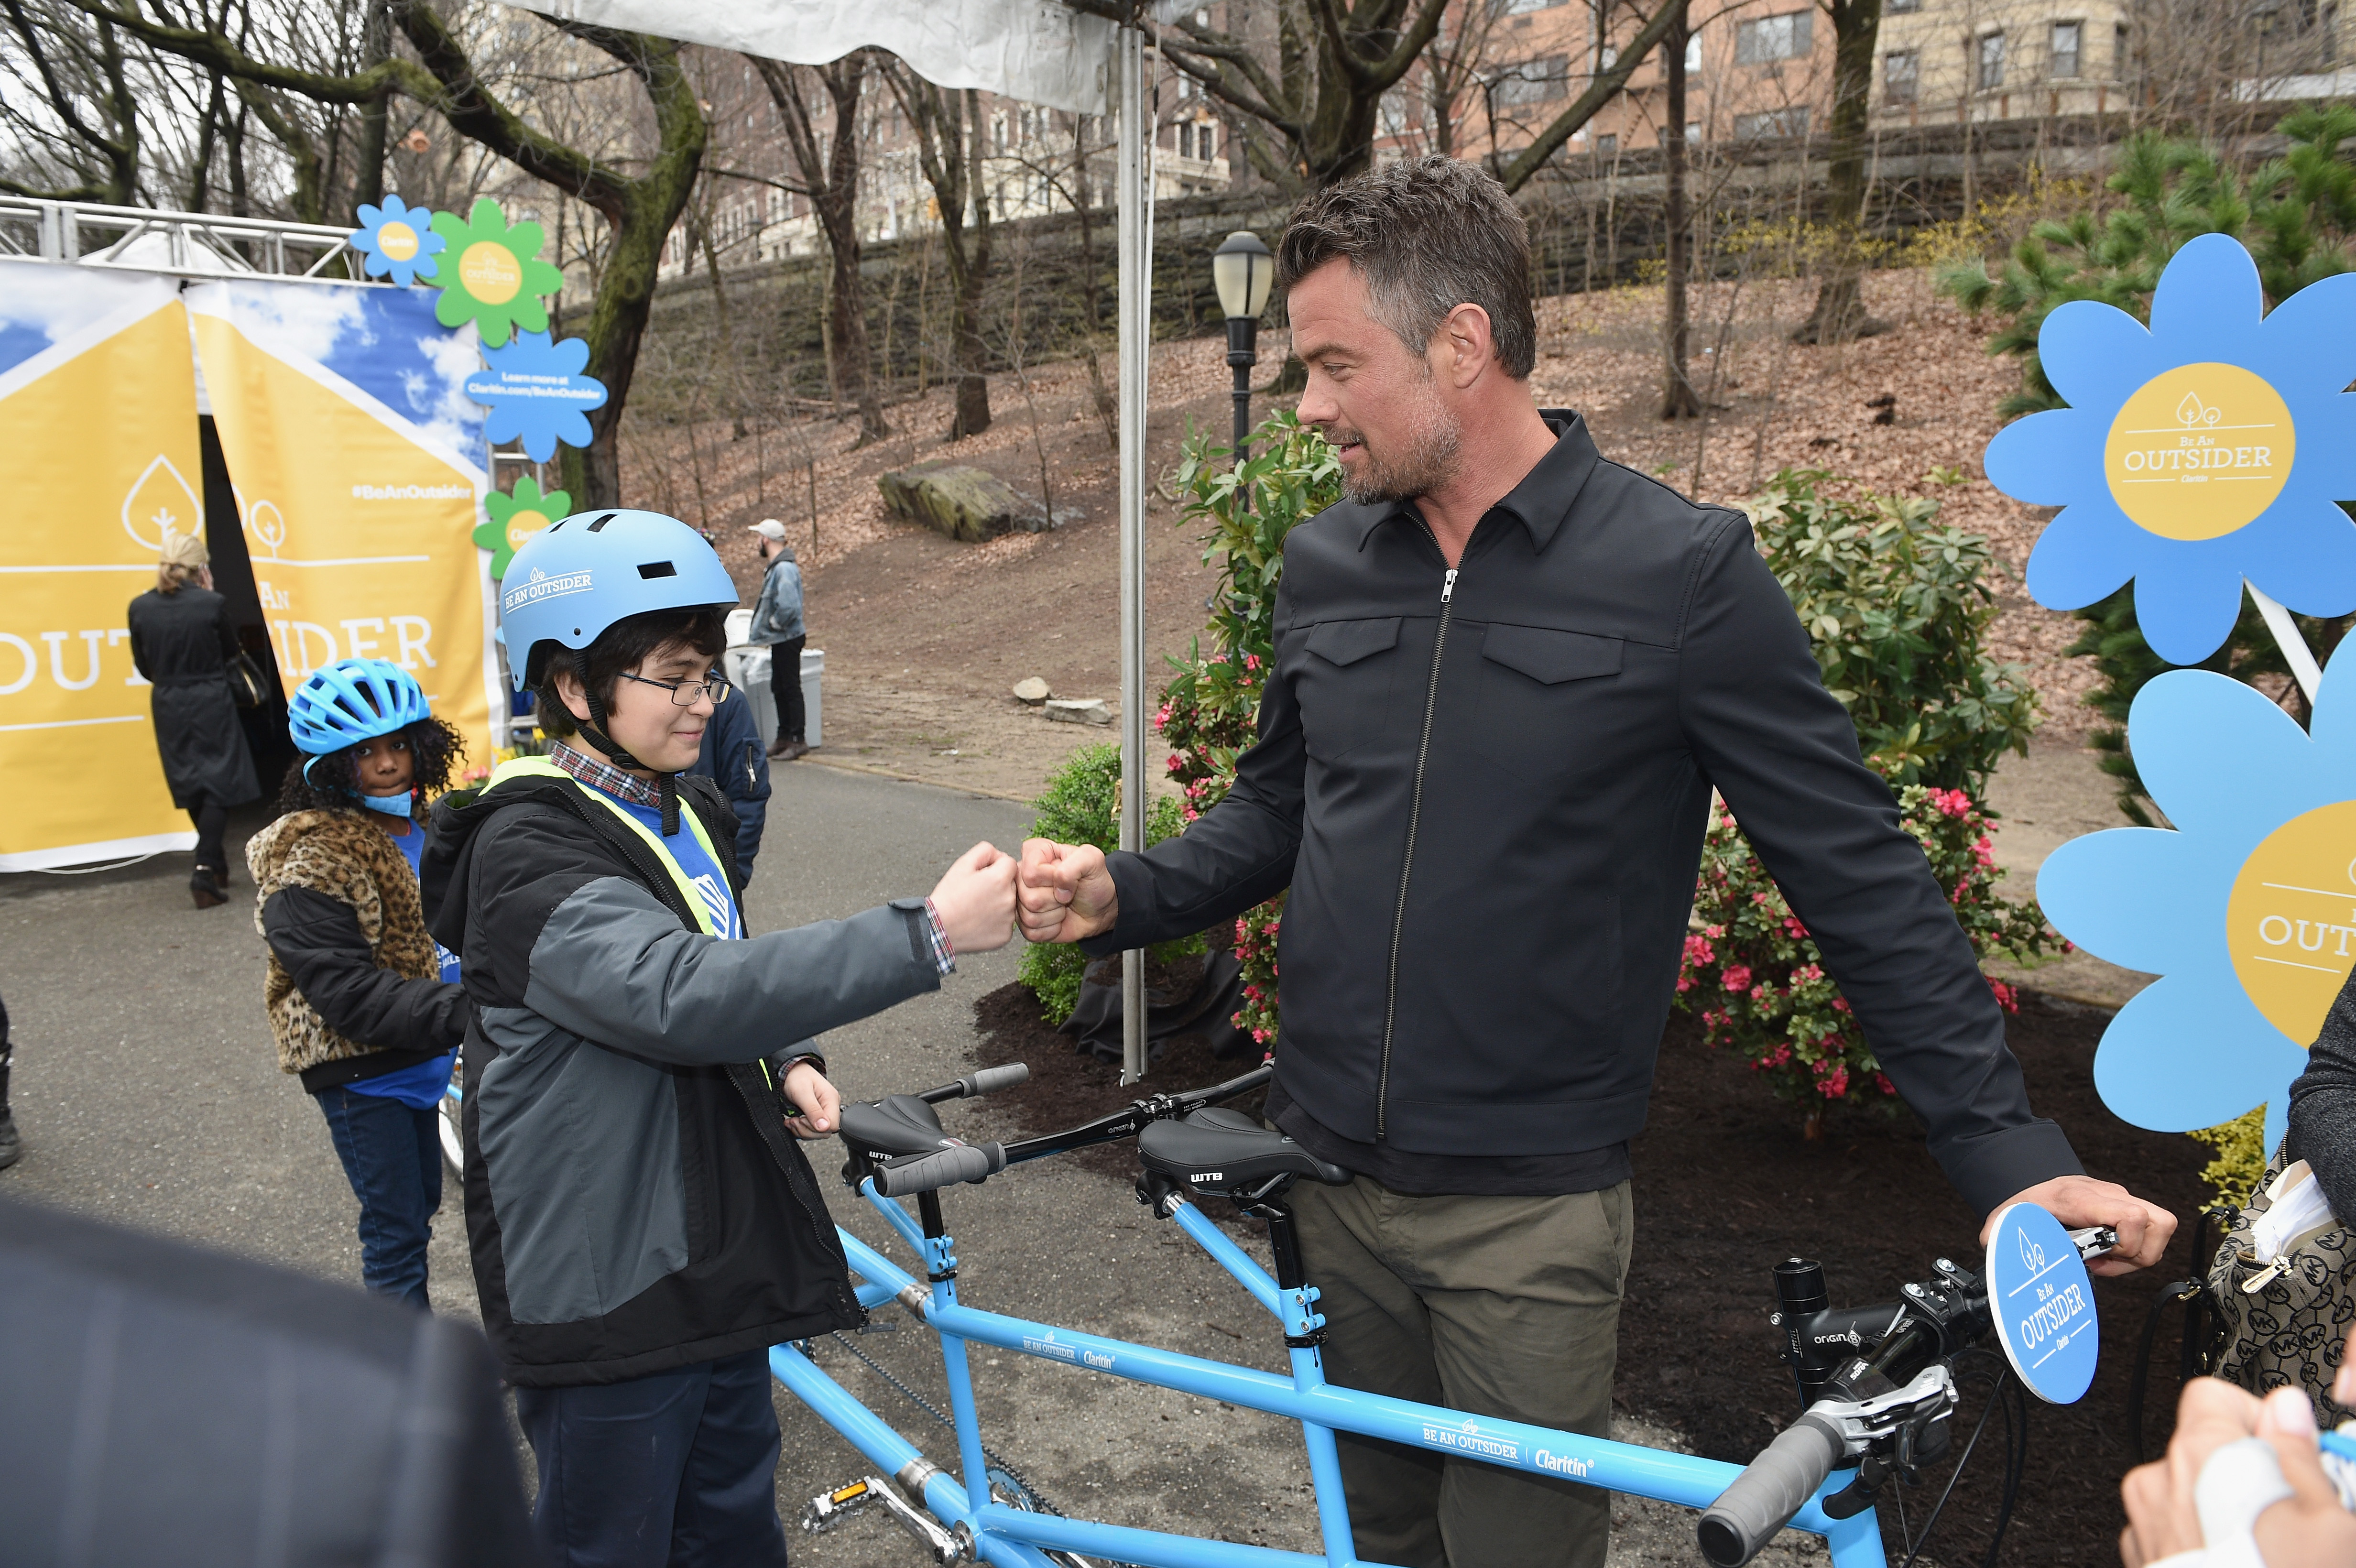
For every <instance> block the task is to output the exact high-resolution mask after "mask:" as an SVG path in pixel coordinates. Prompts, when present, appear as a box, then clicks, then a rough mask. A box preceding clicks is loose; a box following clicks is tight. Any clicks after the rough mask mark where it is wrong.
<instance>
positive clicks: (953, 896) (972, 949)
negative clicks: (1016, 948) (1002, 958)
mask: <svg viewBox="0 0 2356 1568" xmlns="http://www.w3.org/2000/svg"><path fill="white" fill-rule="evenodd" d="M933 911H934V912H935V913H937V914H938V915H939V916H940V917H941V929H942V930H943V931H944V932H946V933H948V939H949V946H950V947H951V948H952V949H953V950H955V951H956V952H958V953H988V952H990V951H991V949H993V948H998V947H1003V946H1005V945H1006V944H1007V943H1008V941H1010V940H1011V939H1012V937H1013V935H1014V857H1013V856H1012V855H1009V854H1006V853H1005V852H1004V851H1002V850H1001V849H1000V848H998V847H997V846H996V845H994V844H987V843H984V844H977V845H975V846H974V847H973V848H970V849H969V850H967V851H966V852H965V853H964V854H962V855H960V856H958V858H957V859H955V860H953V861H951V862H950V863H949V869H948V870H947V871H945V872H943V873H942V874H941V880H940V885H939V886H938V887H937V888H935V889H934V890H933Z"/></svg>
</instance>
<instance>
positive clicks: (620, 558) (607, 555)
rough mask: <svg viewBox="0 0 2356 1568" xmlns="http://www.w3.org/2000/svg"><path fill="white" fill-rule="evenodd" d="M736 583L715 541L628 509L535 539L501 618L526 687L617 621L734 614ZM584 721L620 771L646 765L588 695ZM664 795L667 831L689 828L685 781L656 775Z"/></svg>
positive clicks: (515, 569)
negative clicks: (677, 613) (682, 818)
mask: <svg viewBox="0 0 2356 1568" xmlns="http://www.w3.org/2000/svg"><path fill="white" fill-rule="evenodd" d="M735 604H736V584H735V581H734V579H732V578H730V576H729V575H728V569H727V568H726V567H724V566H723V565H721V564H720V557H719V556H718V555H716V554H714V553H713V551H712V543H711V541H710V540H709V539H705V538H704V537H703V536H702V535H701V534H700V533H698V532H697V531H696V530H695V529H693V528H689V527H688V526H687V525H686V524H685V523H682V522H680V520H679V519H678V518H677V517H665V516H663V514H661V513H660V512H638V511H630V510H626V509H622V508H616V509H613V510H608V511H597V512H575V513H573V515H572V516H570V517H559V518H558V519H557V520H556V521H555V522H552V523H551V524H549V525H548V527H546V528H542V529H541V530H540V532H538V533H536V534H534V535H532V536H531V538H530V539H526V540H525V541H524V544H523V548H522V549H519V550H517V551H516V553H515V559H514V560H511V561H509V563H508V574H507V576H506V577H505V578H504V579H502V580H501V581H500V583H499V619H500V622H501V623H502V625H501V629H502V630H503V631H505V632H506V634H507V646H508V668H509V674H510V676H511V677H512V678H513V679H514V681H515V686H516V689H517V690H519V691H521V690H523V689H524V688H527V687H530V686H536V685H538V684H539V682H540V678H541V675H542V674H543V673H544V671H545V670H546V667H547V661H548V656H549V651H550V650H551V648H552V647H564V648H569V649H571V650H573V652H574V653H578V652H580V651H581V650H582V649H584V648H585V647H587V646H588V645H590V644H592V643H594V642H595V641H596V640H597V638H598V637H599V636H600V635H602V634H603V633H604V632H605V628H607V627H608V626H611V625H612V624H614V623H616V621H622V620H626V619H628V618H629V617H630V616H632V615H643V614H645V613H648V611H650V610H730V609H734V607H735ZM587 698H588V709H589V717H588V719H587V720H586V721H585V722H581V723H580V731H581V733H582V734H583V735H584V736H585V737H587V739H588V741H589V743H590V744H591V745H593V746H594V747H596V748H597V750H599V751H600V752H604V753H605V757H606V759H607V760H608V761H609V762H611V763H613V764H614V765H615V766H616V767H617V768H637V767H643V766H645V764H644V763H640V762H639V761H638V760H637V758H635V757H633V756H631V755H630V754H629V752H626V751H625V750H623V749H622V748H621V747H620V746H618V745H616V743H615V742H614V741H613V739H612V738H611V737H610V736H608V735H607V734H606V732H605V703H604V702H603V701H602V700H601V699H599V697H598V695H597V693H595V692H594V691H592V692H589V693H588V694H587ZM648 772H650V773H654V775H655V786H656V788H657V789H658V790H659V792H660V794H661V798H662V830H663V835H664V837H669V836H670V835H672V834H675V833H677V832H678V831H679V795H678V778H677V775H676V774H674V773H665V772H662V771H661V770H659V769H648Z"/></svg>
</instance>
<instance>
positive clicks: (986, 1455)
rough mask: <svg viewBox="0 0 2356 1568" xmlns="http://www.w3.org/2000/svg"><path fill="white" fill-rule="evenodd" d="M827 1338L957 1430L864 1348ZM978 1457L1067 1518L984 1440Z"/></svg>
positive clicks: (1048, 1509) (1041, 1505) (1043, 1507)
mask: <svg viewBox="0 0 2356 1568" xmlns="http://www.w3.org/2000/svg"><path fill="white" fill-rule="evenodd" d="M827 1338H828V1339H831V1340H833V1341H834V1342H835V1343H836V1344H838V1345H840V1346H841V1347H842V1348H843V1349H846V1350H848V1351H850V1352H851V1354H852V1355H854V1356H856V1357H858V1358H859V1360H861V1361H862V1362H864V1363H865V1364H866V1367H867V1370H868V1371H871V1372H873V1373H874V1374H875V1375H876V1376H877V1377H879V1378H882V1379H883V1381H885V1382H887V1383H890V1384H891V1385H892V1386H893V1387H894V1388H895V1389H898V1390H899V1391H900V1392H901V1393H902V1395H904V1396H905V1398H906V1399H907V1401H908V1403H911V1404H913V1405H915V1406H916V1408H917V1409H918V1410H921V1411H923V1412H924V1413H926V1415H929V1416H931V1417H932V1418H933V1419H934V1420H935V1421H937V1422H939V1423H940V1424H942V1425H943V1426H946V1427H948V1429H949V1430H950V1431H951V1432H955V1431H956V1430H957V1423H956V1422H954V1421H952V1420H950V1419H949V1418H948V1416H946V1415H943V1414H942V1413H940V1410H939V1409H938V1408H937V1406H936V1405H934V1403H932V1401H930V1400H928V1399H926V1397H925V1396H924V1395H923V1394H920V1393H918V1392H916V1390H915V1389H912V1388H910V1387H909V1386H908V1385H907V1384H906V1383H904V1382H902V1381H900V1380H899V1379H898V1378H896V1377H894V1376H893V1375H892V1373H891V1372H890V1371H888V1370H887V1369H886V1368H884V1367H883V1364H882V1363H881V1362H879V1361H877V1360H875V1359H874V1358H873V1356H870V1355H869V1354H868V1353H867V1352H866V1351H864V1350H862V1349H860V1348H859V1347H858V1346H856V1345H854V1344H852V1343H851V1341H850V1340H848V1339H844V1338H843V1337H842V1336H841V1334H829V1335H828V1336H827ZM981 1456H982V1458H983V1459H984V1460H986V1461H988V1462H989V1463H990V1464H992V1465H995V1466H996V1467H998V1468H999V1469H1000V1470H1001V1471H1002V1472H1003V1473H1004V1474H1005V1477H1006V1478H1007V1479H1008V1480H1010V1481H1012V1482H1013V1483H1014V1484H1015V1485H1016V1486H1017V1487H1019V1488H1022V1489H1023V1492H1025V1493H1026V1494H1028V1495H1029V1497H1030V1499H1031V1500H1032V1501H1033V1502H1035V1503H1037V1504H1038V1505H1039V1509H1040V1511H1042V1512H1043V1513H1051V1514H1054V1515H1055V1517H1056V1518H1057V1519H1066V1518H1069V1517H1070V1516H1069V1515H1067V1514H1066V1513H1065V1512H1064V1510H1063V1509H1059V1508H1057V1507H1056V1506H1055V1504H1054V1503H1052V1502H1049V1501H1048V1500H1047V1494H1046V1493H1044V1492H1043V1491H1041V1490H1040V1489H1039V1488H1037V1487H1034V1486H1033V1485H1032V1484H1031V1483H1030V1481H1029V1480H1027V1479H1025V1478H1024V1477H1023V1472H1022V1471H1020V1470H1018V1469H1016V1468H1015V1467H1013V1466H1012V1465H1011V1464H1009V1463H1007V1461H1006V1456H1004V1455H1002V1454H1000V1453H999V1452H997V1451H996V1450H995V1449H993V1448H991V1445H989V1444H987V1443H985V1444H983V1445H981Z"/></svg>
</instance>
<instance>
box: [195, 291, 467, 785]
mask: <svg viewBox="0 0 2356 1568" xmlns="http://www.w3.org/2000/svg"><path fill="white" fill-rule="evenodd" d="M183 297H184V298H185V299H186V301H187V310H188V317H189V324H190V326H191V327H192V329H193V330H194V332H195V336H196V344H197V354H198V361H199V363H200V364H201V366H202V368H203V371H204V379H205V388H206V392H207V395H208V397H209V401H210V403H211V407H212V414H213V421H214V424H215V427H216V429H217V430H218V432H219V433H220V443H221V452H222V454H223V456H224V457H225V458H226V459H227V460H228V464H229V475H230V485H232V487H233V488H234V489H235V491H236V496H237V507H238V520H239V523H240V524H241V527H242V528H243V529H244V533H245V545H246V550H247V552H248V554H249V555H250V556H251V557H252V562H253V577H254V586H255V589H256V591H257V592H258V594H259V596H260V598H261V600H262V617H263V619H264V621H265V622H266V623H267V624H268V625H269V628H270V636H271V645H272V647H273V649H274V650H275V652H276V654H277V656H278V669H279V674H280V676H281V677H282V678H283V679H284V682H285V685H286V688H287V690H288V691H289V692H290V693H291V692H292V691H293V690H294V688H295V687H296V686H297V685H299V684H300V683H301V682H302V679H303V677H305V676H306V675H308V674H310V672H311V671H313V670H315V669H317V668H318V667H321V666H323V665H327V664H332V663H334V662H335V661H336V660H337V659H341V658H383V659H390V660H391V661H392V662H393V663H395V664H397V665H399V666H400V667H402V668H403V669H405V670H407V671H408V672H409V673H410V674H412V675H413V676H415V677H417V681H418V684H419V685H420V686H422V687H423V688H424V689H425V695H426V697H427V699H429V700H430V701H431V702H432V703H433V705H434V712H435V713H437V714H439V715H440V716H442V717H443V718H444V719H447V720H450V721H451V722H452V723H454V724H455V725H456V726H457V727H458V729H459V731H461V732H462V733H463V734H464V735H465V736H466V746H467V750H468V752H470V753H471V754H472V755H473V756H475V757H477V758H488V757H489V755H490V753H491V731H490V715H491V713H492V711H493V706H492V705H493V703H494V702H495V701H497V700H498V699H500V698H501V696H502V694H501V693H500V692H499V691H498V689H497V688H498V656H497V655H496V653H495V652H494V651H493V646H492V643H491V630H492V597H491V592H490V586H489V581H490V580H489V577H488V575H487V564H488V557H487V555H486V554H485V553H484V552H483V551H481V550H480V549H477V547H476V544H475V539H474V534H475V529H476V528H477V525H478V524H479V523H480V522H481V521H482V517H483V512H482V499H483V496H484V494H485V492H486V491H487V489H488V488H489V476H488V475H487V474H486V473H485V472H484V469H483V466H482V458H483V453H484V446H483V432H482V420H483V411H482V410H481V408H479V407H478V406H477V405H476V404H475V403H474V402H473V401H471V400H469V399H468V398H467V397H466V391H465V389H464V382H465V380H466V376H467V375H468V374H469V373H470V372H472V371H473V370H475V369H476V368H477V366H478V364H479V357H478V351H477V346H476V343H475V340H474V335H473V334H472V333H471V332H459V333H453V332H450V331H448V330H446V329H445V328H444V327H443V326H442V325H440V324H438V323H437V322H436V321H435V320H434V303H433V296H432V295H431V294H429V293H424V292H423V291H418V292H412V291H410V290H407V289H385V288H378V289H355V288H349V287H343V288H337V287H327V286H321V285H319V284H315V283H292V282H286V283H280V282H253V283H245V282H240V283H199V284H196V285H194V286H192V287H191V288H189V289H188V290H187V293H186V294H185V295H184V296H183Z"/></svg>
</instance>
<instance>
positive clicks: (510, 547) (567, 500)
mask: <svg viewBox="0 0 2356 1568" xmlns="http://www.w3.org/2000/svg"><path fill="white" fill-rule="evenodd" d="M483 509H484V510H485V511H487V512H488V513H490V515H491V520H490V521H489V522H487V523H477V525H475V543H476V545H477V548H479V549H487V550H489V551H490V552H491V580H492V581H495V582H496V581H498V580H499V579H501V578H504V577H505V576H507V574H508V562H509V561H511V560H514V559H515V552H516V551H518V550H519V549H522V548H523V543H524V540H526V539H530V538H531V536H532V535H534V534H536V533H538V532H540V530H541V529H542V528H546V527H548V525H549V524H551V523H552V522H554V521H556V519H557V518H559V517H562V516H564V515H565V514H566V513H567V512H570V511H571V510H572V509H573V497H572V496H568V495H566V494H565V493H564V492H563V491H562V490H551V491H549V492H548V493H547V494H546V495H544V496H543V495H541V490H540V481H539V480H537V479H534V478H533V477H532V476H531V475H529V474H527V475H524V476H523V477H522V478H520V479H519V480H517V481H516V484H515V491H514V493H513V494H512V495H507V496H502V495H500V494H499V493H498V491H497V490H494V491H492V492H491V493H490V494H489V495H487V496H484V497H483Z"/></svg>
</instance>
